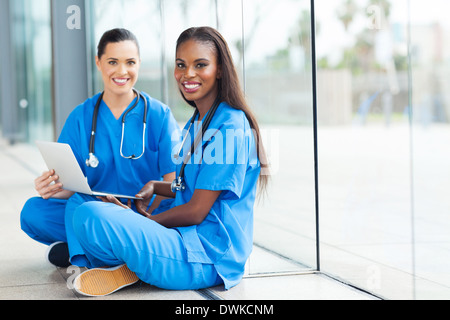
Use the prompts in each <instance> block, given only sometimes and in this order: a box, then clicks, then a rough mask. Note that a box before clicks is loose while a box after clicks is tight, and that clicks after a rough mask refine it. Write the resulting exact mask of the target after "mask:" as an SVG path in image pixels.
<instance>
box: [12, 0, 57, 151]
mask: <svg viewBox="0 0 450 320" xmlns="http://www.w3.org/2000/svg"><path fill="white" fill-rule="evenodd" d="M11 6H12V12H13V15H14V24H13V26H12V32H13V37H12V39H13V50H14V55H15V58H16V77H17V101H18V108H20V110H19V117H20V127H19V128H17V133H18V135H19V136H18V137H17V138H18V139H19V140H22V141H23V140H25V141H30V142H34V141H35V140H38V139H41V140H50V139H52V137H53V131H52V111H51V97H52V95H51V74H52V71H51V66H52V61H51V58H52V54H51V29H50V1H48V0H36V1H34V0H20V1H13V2H11Z"/></svg>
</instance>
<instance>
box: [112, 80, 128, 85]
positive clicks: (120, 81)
mask: <svg viewBox="0 0 450 320" xmlns="http://www.w3.org/2000/svg"><path fill="white" fill-rule="evenodd" d="M114 81H115V82H117V83H120V84H124V83H126V82H127V81H128V80H127V79H114Z"/></svg>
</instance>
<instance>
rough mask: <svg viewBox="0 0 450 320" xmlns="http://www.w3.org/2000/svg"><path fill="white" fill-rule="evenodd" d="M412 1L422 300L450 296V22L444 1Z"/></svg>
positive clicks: (417, 233)
mask: <svg viewBox="0 0 450 320" xmlns="http://www.w3.org/2000/svg"><path fill="white" fill-rule="evenodd" d="M410 3H411V11H410V12H411V14H410V16H411V53H412V66H411V67H412V68H411V69H412V101H413V103H412V105H413V115H414V128H413V163H414V171H413V172H414V218H415V219H414V222H415V270H416V275H417V277H416V281H415V289H416V298H417V299H448V298H449V297H450V289H449V287H450V274H449V270H450V256H449V255H448V251H449V249H450V234H449V232H448V230H449V227H450V220H449V218H448V208H450V198H449V197H448V192H447V191H448V190H450V180H449V179H448V178H449V177H450V172H449V163H450V152H449V150H450V149H449V146H450V144H449V142H450V140H449V139H450V125H449V122H450V105H449V102H450V100H449V91H448V88H449V85H450V72H449V71H450V47H449V45H448V43H449V42H448V39H449V37H450V24H449V21H448V14H447V12H446V10H441V8H444V6H445V5H446V4H447V2H446V1H443V0H432V1H427V2H423V1H418V0H413V1H410Z"/></svg>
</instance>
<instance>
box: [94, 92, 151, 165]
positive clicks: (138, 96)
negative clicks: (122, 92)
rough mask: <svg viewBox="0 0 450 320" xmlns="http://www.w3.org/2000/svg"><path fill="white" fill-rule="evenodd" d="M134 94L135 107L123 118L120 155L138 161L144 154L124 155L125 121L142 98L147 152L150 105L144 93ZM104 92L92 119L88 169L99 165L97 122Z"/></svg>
mask: <svg viewBox="0 0 450 320" xmlns="http://www.w3.org/2000/svg"><path fill="white" fill-rule="evenodd" d="M133 91H134V93H135V94H136V96H137V99H136V102H135V103H134V105H133V106H132V107H131V108H130V109H128V110H127V112H125V114H124V115H123V116H122V141H121V143H120V154H121V156H122V157H123V158H125V159H131V160H137V159H139V158H141V157H142V156H143V155H144V153H142V155H141V156H139V157H136V156H134V155H133V156H131V157H125V156H123V155H122V147H123V133H124V132H123V131H124V126H125V121H126V117H127V115H128V114H129V113H130V112H131V111H132V110H134V109H135V108H136V107H137V105H138V104H139V102H140V100H141V98H142V99H143V100H144V104H145V108H144V133H143V150H144V152H145V129H146V126H147V114H148V105H147V100H146V99H145V97H144V96H143V95H142V93H140V92H138V91H137V90H135V89H133ZM104 94H105V93H104V92H102V94H101V95H100V97H99V98H98V100H97V103H96V105H95V109H94V116H93V117H92V131H91V138H90V141H89V159H88V160H86V165H87V166H88V167H92V168H97V167H98V165H99V161H98V158H97V157H96V156H95V135H96V133H97V120H98V114H99V112H100V104H101V102H102V101H103V96H104Z"/></svg>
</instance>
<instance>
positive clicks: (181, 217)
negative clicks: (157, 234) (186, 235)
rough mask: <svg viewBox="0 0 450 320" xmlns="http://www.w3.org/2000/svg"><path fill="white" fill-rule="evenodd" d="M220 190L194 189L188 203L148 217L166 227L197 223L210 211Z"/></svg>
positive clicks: (187, 225) (186, 225)
mask: <svg viewBox="0 0 450 320" xmlns="http://www.w3.org/2000/svg"><path fill="white" fill-rule="evenodd" d="M220 193H221V192H220V191H208V190H196V191H195V192H194V195H193V196H192V198H191V201H189V202H188V203H186V204H184V205H181V206H177V207H174V208H172V209H170V210H167V211H165V212H162V213H160V214H158V215H154V216H150V217H149V218H150V219H152V220H154V221H156V222H158V223H159V224H161V225H163V226H165V227H166V228H174V227H189V226H194V225H199V224H201V223H202V222H203V220H205V218H206V216H207V215H208V214H209V212H210V211H211V208H212V206H213V204H214V202H215V201H216V200H217V198H218V197H219V195H220Z"/></svg>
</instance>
